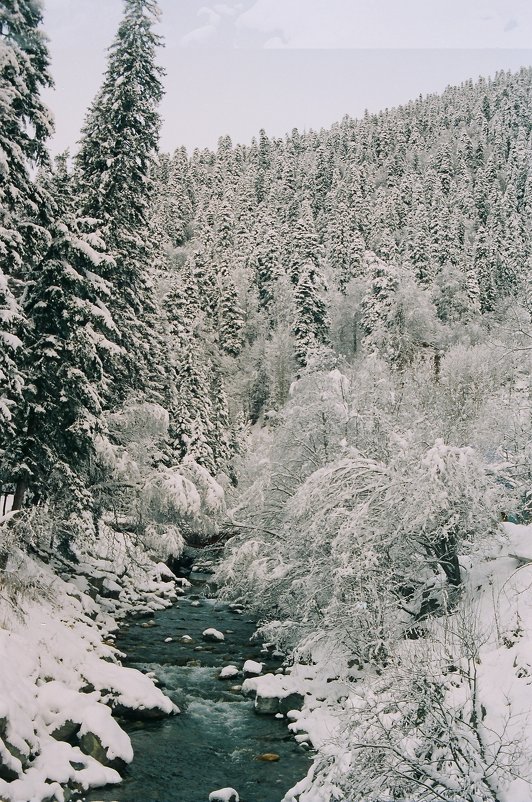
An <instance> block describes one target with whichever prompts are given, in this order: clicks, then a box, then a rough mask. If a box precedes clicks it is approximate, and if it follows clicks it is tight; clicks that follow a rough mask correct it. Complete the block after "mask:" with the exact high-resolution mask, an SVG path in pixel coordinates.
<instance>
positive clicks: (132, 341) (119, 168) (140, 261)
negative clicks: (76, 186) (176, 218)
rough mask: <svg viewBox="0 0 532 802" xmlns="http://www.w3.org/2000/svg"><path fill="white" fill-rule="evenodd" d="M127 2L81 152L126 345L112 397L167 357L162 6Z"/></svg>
mask: <svg viewBox="0 0 532 802" xmlns="http://www.w3.org/2000/svg"><path fill="white" fill-rule="evenodd" d="M124 2H125V14H124V17H123V20H122V22H121V24H120V26H119V29H118V33H117V36H116V39H115V41H114V43H113V44H112V46H111V48H110V51H109V61H108V66H107V71H106V73H105V77H104V81H103V84H102V87H101V89H100V91H99V92H98V94H97V96H96V98H95V100H94V102H93V104H92V107H91V109H90V110H89V113H88V116H87V119H86V122H85V126H84V128H83V139H82V142H81V148H80V151H79V153H78V155H77V169H78V176H79V182H80V200H81V208H82V211H83V214H84V215H86V216H89V217H92V218H96V219H97V220H98V221H99V222H100V225H101V230H102V234H103V237H104V239H105V242H106V244H107V247H108V249H109V252H110V253H111V255H112V256H113V258H114V265H113V267H110V266H109V265H106V266H101V267H100V275H101V276H102V278H104V279H105V280H107V281H109V282H110V283H111V285H112V288H113V292H112V298H111V301H110V306H111V312H112V314H113V317H114V319H115V322H116V324H117V331H118V332H119V337H118V344H119V345H120V346H121V351H120V358H119V360H118V361H116V360H115V363H114V364H113V365H112V372H113V373H114V374H115V376H116V381H115V383H114V386H113V388H112V396H113V397H114V398H121V397H123V396H124V395H125V394H127V392H129V391H131V390H142V389H143V388H145V387H146V385H147V384H148V380H149V377H150V373H152V372H153V371H154V370H156V366H158V365H160V362H161V361H162V360H161V354H160V348H159V344H158V343H157V341H156V338H154V335H153V331H154V329H155V319H156V316H157V310H156V306H155V300H154V291H153V286H152V284H151V280H150V277H149V273H148V269H149V266H150V263H151V262H152V261H153V248H152V243H151V237H150V231H149V224H148V221H149V216H150V212H151V207H152V194H153V180H152V178H151V174H152V170H153V167H154V158H155V153H156V150H157V145H158V136H159V126H160V118H159V114H158V112H157V106H158V103H159V101H160V99H161V96H162V86H161V75H162V70H161V68H160V67H158V66H157V65H156V64H155V54H156V49H157V46H158V45H159V43H160V39H159V36H157V35H156V34H155V33H154V31H153V25H154V23H155V22H156V20H157V18H158V7H157V4H156V2H155V0H124ZM155 381H156V382H157V381H160V377H156V378H155Z"/></svg>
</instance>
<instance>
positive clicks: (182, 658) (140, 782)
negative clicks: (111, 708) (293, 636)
mask: <svg viewBox="0 0 532 802" xmlns="http://www.w3.org/2000/svg"><path fill="white" fill-rule="evenodd" d="M190 579H191V581H192V582H193V587H192V588H190V589H189V590H188V591H187V593H186V595H185V596H184V597H182V599H180V601H179V604H178V605H176V606H174V607H172V608H170V609H168V610H164V611H162V612H160V613H157V614H156V615H155V618H154V619H153V620H154V622H155V624H156V626H154V627H152V628H144V627H142V626H141V623H142V622H140V621H138V622H132V623H131V626H130V627H129V629H124V630H123V631H122V633H121V635H120V637H119V638H118V639H117V646H118V648H119V649H120V650H121V651H124V652H126V654H127V655H128V657H127V660H125V661H124V662H125V664H126V665H129V666H134V667H136V668H139V669H140V670H142V671H145V672H146V671H153V672H154V673H155V675H156V676H157V678H158V679H159V681H160V686H161V687H162V688H163V690H164V691H165V693H167V694H168V695H169V696H170V697H171V698H172V700H173V701H175V702H176V704H177V705H178V706H179V707H180V709H181V711H182V713H181V715H179V716H173V717H171V718H168V719H164V720H163V721H159V722H152V723H148V724H146V723H140V722H129V723H125V724H124V728H125V729H126V731H127V732H128V733H129V735H130V737H131V740H132V743H133V748H134V751H135V759H134V761H133V763H132V764H131V766H129V767H128V768H127V769H126V773H125V775H124V781H123V783H122V785H121V786H113V787H108V788H105V789H98V790H94V791H92V792H91V793H89V794H87V795H86V797H85V800H86V802H96V800H101V801H102V802H111V800H116V802H208V798H209V793H210V792H211V791H214V790H216V789H219V788H224V787H226V786H230V787H232V788H235V789H236V790H237V791H238V793H239V795H240V799H241V802H280V800H281V799H282V798H283V796H284V794H285V793H286V791H287V790H288V789H289V788H290V787H291V786H292V785H294V784H295V783H296V782H297V781H298V780H300V779H301V778H302V777H303V776H304V775H305V774H306V773H307V771H308V768H309V763H310V758H309V755H308V753H306V752H304V751H303V749H302V748H301V746H299V745H298V744H297V743H296V742H295V741H294V739H293V738H292V736H291V735H290V734H289V732H288V730H287V728H286V722H283V721H281V720H278V719H275V718H274V717H270V716H258V715H256V714H255V713H254V712H253V703H252V702H251V701H249V700H246V699H244V698H243V697H242V696H241V694H240V693H239V692H237V691H233V690H231V686H233V685H235V684H240V683H241V682H242V677H237V678H235V679H234V680H224V681H221V680H219V679H217V675H218V672H219V669H220V668H221V667H222V666H224V665H230V664H234V665H236V666H237V667H239V668H241V667H242V664H243V662H244V661H245V660H247V659H253V660H259V661H262V662H264V663H266V665H265V668H264V670H265V671H271V670H275V669H276V668H277V667H278V666H279V661H278V660H277V661H276V660H274V659H273V658H271V657H270V656H268V655H265V654H263V653H261V648H262V647H261V644H260V643H258V642H256V641H251V640H250V638H251V637H252V635H253V632H254V630H255V625H254V622H252V621H250V620H248V619H247V616H246V614H245V613H244V614H239V613H237V612H233V611H231V610H230V609H229V607H228V605H226V604H221V603H218V602H216V601H215V600H213V599H210V598H207V597H206V596H205V589H206V580H207V579H208V576H206V575H203V574H194V573H193V574H191V577H190ZM194 601H199V602H200V604H199V606H194V605H193V604H192V602H194ZM208 627H214V628H216V629H218V630H220V631H222V632H224V634H225V641H224V642H222V643H214V644H210V643H209V644H206V643H205V642H204V641H203V639H202V637H201V633H202V632H203V630H205V629H207V628H208ZM185 634H186V635H190V636H191V637H192V638H193V643H192V644H190V645H185V644H181V643H179V642H177V639H178V638H179V637H181V636H182V635H185ZM168 637H171V638H173V639H174V640H173V641H172V642H171V643H165V642H164V640H165V638H168ZM196 647H201V651H198V650H196ZM191 662H193V663H194V665H188V666H187V663H191ZM197 663H199V665H197ZM268 752H273V753H275V754H277V755H279V757H280V759H279V761H277V762H273V763H269V762H263V761H260V760H258V759H257V758H258V756H259V755H261V754H264V753H268Z"/></svg>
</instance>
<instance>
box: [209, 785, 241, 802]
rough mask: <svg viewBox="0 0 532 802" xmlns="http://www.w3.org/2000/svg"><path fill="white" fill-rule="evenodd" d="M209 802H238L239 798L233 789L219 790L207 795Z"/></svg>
mask: <svg viewBox="0 0 532 802" xmlns="http://www.w3.org/2000/svg"><path fill="white" fill-rule="evenodd" d="M209 802H240V797H239V796H238V793H237V792H236V791H235V789H234V788H220V789H219V790H218V791H212V792H211V793H210V794H209Z"/></svg>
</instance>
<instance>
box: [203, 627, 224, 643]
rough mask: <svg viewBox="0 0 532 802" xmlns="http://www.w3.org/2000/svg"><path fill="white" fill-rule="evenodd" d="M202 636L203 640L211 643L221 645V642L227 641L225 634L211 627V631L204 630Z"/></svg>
mask: <svg viewBox="0 0 532 802" xmlns="http://www.w3.org/2000/svg"><path fill="white" fill-rule="evenodd" d="M201 634H202V637H203V640H207V641H211V642H213V643H220V642H221V641H223V640H225V635H224V634H223V632H220V631H219V630H218V629H214V627H209V629H205V630H203V632H202V633H201Z"/></svg>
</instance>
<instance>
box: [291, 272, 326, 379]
mask: <svg viewBox="0 0 532 802" xmlns="http://www.w3.org/2000/svg"><path fill="white" fill-rule="evenodd" d="M325 291H326V284H325V279H324V277H323V275H322V273H321V270H320V269H319V268H318V267H316V266H315V265H314V264H313V263H312V262H307V263H306V264H303V265H302V266H301V267H300V268H299V277H298V282H297V286H296V288H295V290H294V321H293V326H292V331H293V334H294V338H295V354H296V359H297V361H298V363H299V365H300V366H301V367H305V365H307V363H308V360H309V357H310V356H311V355H312V353H313V352H314V351H316V350H317V349H319V347H320V346H324V345H328V344H329V316H328V310H327V304H326V302H325V298H324V295H325Z"/></svg>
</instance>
